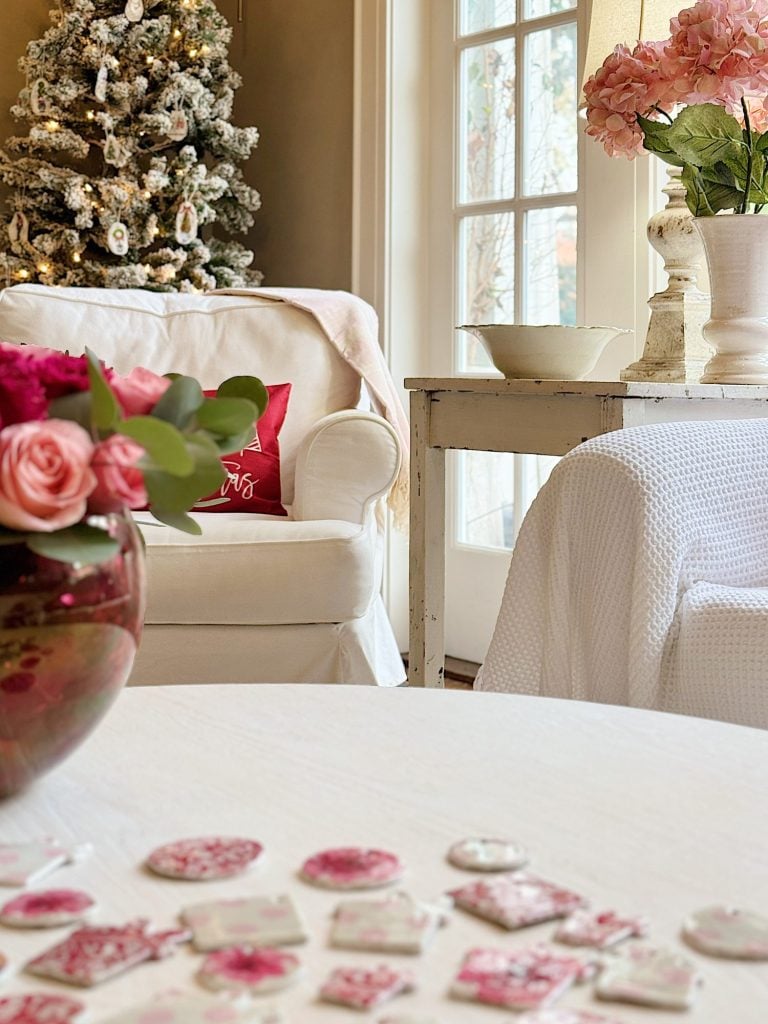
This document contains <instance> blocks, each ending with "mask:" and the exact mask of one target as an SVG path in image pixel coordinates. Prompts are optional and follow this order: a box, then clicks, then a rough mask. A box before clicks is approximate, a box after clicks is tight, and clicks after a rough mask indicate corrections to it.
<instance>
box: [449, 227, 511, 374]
mask: <svg viewBox="0 0 768 1024" xmlns="http://www.w3.org/2000/svg"><path fill="white" fill-rule="evenodd" d="M459 279H460V281H461V288H460V294H461V296H462V303H461V309H460V323H463V324H494V323H509V324H511V323H514V322H515V222H514V215H513V214H512V213H496V214H485V215H483V216H481V217H465V218H464V219H463V221H462V222H461V230H460V232H459ZM460 337H461V342H460V345H461V347H460V350H459V355H460V358H459V369H460V371H461V372H465V373H471V372H473V371H474V372H479V371H488V370H491V371H492V372H493V373H494V374H495V373H496V371H495V370H493V368H492V366H491V363H490V361H489V359H488V357H487V356H486V354H485V350H484V349H483V347H482V345H481V344H480V342H479V341H478V340H477V338H475V337H473V336H472V335H469V334H467V333H466V332H464V331H461V332H460Z"/></svg>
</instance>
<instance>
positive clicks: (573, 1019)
mask: <svg viewBox="0 0 768 1024" xmlns="http://www.w3.org/2000/svg"><path fill="white" fill-rule="evenodd" d="M510 1024H621V1021H618V1020H616V1018H615V1017H605V1016H603V1014H602V1013H592V1012H591V1011H590V1010H534V1012H533V1013H524V1014H523V1015H522V1017H515V1019H514V1021H510Z"/></svg>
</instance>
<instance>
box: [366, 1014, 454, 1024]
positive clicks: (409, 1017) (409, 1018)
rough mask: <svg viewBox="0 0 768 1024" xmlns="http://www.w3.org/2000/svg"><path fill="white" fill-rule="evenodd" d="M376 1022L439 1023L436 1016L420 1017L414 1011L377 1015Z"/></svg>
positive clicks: (388, 1023) (397, 1023) (377, 1023)
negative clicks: (383, 1015)
mask: <svg viewBox="0 0 768 1024" xmlns="http://www.w3.org/2000/svg"><path fill="white" fill-rule="evenodd" d="M376 1024H440V1022H439V1021H438V1019H437V1017H422V1016H421V1015H420V1014H418V1013H416V1014H414V1013H397V1014H395V1016H394V1017H392V1016H389V1017H379V1019H378V1020H377V1021H376Z"/></svg>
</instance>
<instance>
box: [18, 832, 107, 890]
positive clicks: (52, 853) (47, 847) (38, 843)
mask: <svg viewBox="0 0 768 1024" xmlns="http://www.w3.org/2000/svg"><path fill="white" fill-rule="evenodd" d="M92 850H93V847H92V846H91V845H90V843H82V844H80V845H78V846H70V847H67V846H63V845H62V844H61V843H60V842H59V841H58V839H33V840H31V841H29V842H26V843H0V885H14V886H24V885H35V884H36V883H37V882H39V881H40V880H41V879H42V878H45V876H46V875H47V874H49V873H50V872H51V871H54V870H55V869H56V868H58V867H61V866H62V865H63V864H74V863H75V862H76V861H79V860H83V859H84V858H85V857H87V856H89V854H90V853H91V852H92Z"/></svg>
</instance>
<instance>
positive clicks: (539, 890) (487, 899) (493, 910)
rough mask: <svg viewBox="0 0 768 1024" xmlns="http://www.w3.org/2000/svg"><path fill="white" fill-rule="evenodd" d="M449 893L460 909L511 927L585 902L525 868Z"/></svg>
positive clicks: (568, 910) (562, 912)
mask: <svg viewBox="0 0 768 1024" xmlns="http://www.w3.org/2000/svg"><path fill="white" fill-rule="evenodd" d="M449 895H450V896H451V897H452V898H453V900H454V902H455V904H456V906H457V907H461V909H462V910H467V911H469V913H470V914H475V915H477V916H478V917H483V918H485V919H486V920H488V921H493V922H494V923H495V924H500V925H501V926H502V927H503V928H509V929H510V930H512V929H514V928H524V927H525V926H526V925H529V924H538V923H539V922H540V921H551V920H553V919H554V918H557V917H566V916H567V915H568V914H571V913H573V911H574V910H577V909H578V908H579V907H581V906H583V905H584V903H585V902H586V901H585V900H584V899H583V898H582V897H581V896H579V895H577V894H576V893H574V892H571V891H570V890H569V889H563V888H561V887H560V886H558V885H555V884H553V883H552V882H547V881H544V879H541V878H537V877H535V876H534V875H530V874H528V873H527V872H525V871H516V872H514V873H513V874H508V875H497V876H495V877H493V878H489V879H487V880H483V881H478V882H471V883H470V884H469V885H465V886H462V887H461V888H460V889H453V890H451V892H450V893H449Z"/></svg>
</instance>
